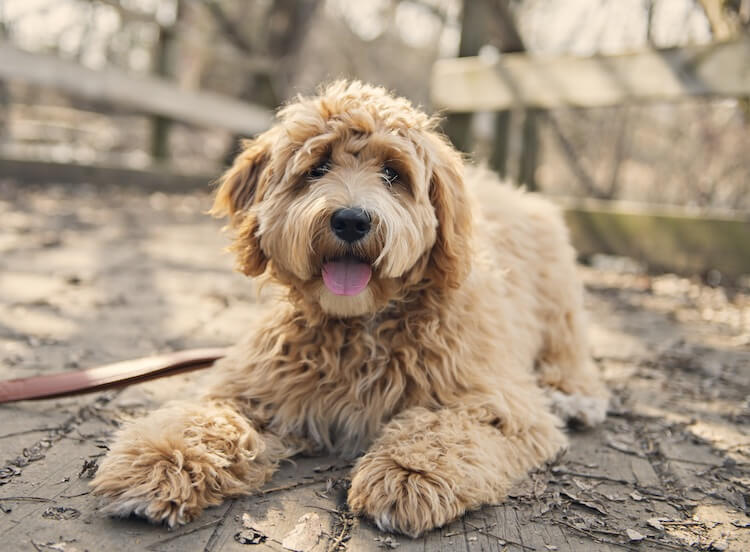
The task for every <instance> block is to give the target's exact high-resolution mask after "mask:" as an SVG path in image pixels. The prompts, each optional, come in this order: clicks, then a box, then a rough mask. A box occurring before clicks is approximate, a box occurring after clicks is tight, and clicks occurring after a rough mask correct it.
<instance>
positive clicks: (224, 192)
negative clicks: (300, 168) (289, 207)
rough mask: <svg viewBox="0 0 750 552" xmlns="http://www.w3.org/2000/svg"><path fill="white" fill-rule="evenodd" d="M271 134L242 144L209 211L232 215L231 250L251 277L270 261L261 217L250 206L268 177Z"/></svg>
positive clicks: (243, 270)
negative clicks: (261, 233)
mask: <svg viewBox="0 0 750 552" xmlns="http://www.w3.org/2000/svg"><path fill="white" fill-rule="evenodd" d="M269 134H270V133H268V132H267V133H265V134H262V135H260V136H259V137H258V138H256V139H255V140H245V141H244V142H243V143H242V146H243V148H244V149H243V151H242V152H241V153H240V154H239V155H238V156H237V158H236V159H235V160H234V163H233V164H232V166H231V167H230V168H229V169H228V170H227V171H226V172H225V173H224V174H223V175H222V176H221V178H220V179H219V187H218V190H217V191H216V196H215V197H214V204H213V207H211V210H210V211H209V212H210V213H211V214H212V215H213V216H215V217H225V216H228V217H229V224H230V226H231V227H232V228H233V229H234V230H235V232H236V236H235V241H234V244H233V245H232V247H231V249H232V250H233V251H234V252H235V253H236V255H237V267H238V268H239V270H240V271H241V272H243V273H245V274H247V275H248V276H258V275H260V274H262V273H263V272H264V271H265V269H266V265H267V263H268V259H267V258H266V256H265V254H264V253H263V250H262V249H261V247H260V238H259V236H258V234H257V233H258V217H257V215H256V214H255V213H254V212H253V210H252V209H251V208H252V206H253V205H255V204H256V203H258V202H259V201H260V199H261V197H262V195H263V192H264V188H265V180H266V179H267V178H268V175H265V170H266V165H267V164H268V159H269V156H270V148H271V142H272V140H271V137H270V136H269Z"/></svg>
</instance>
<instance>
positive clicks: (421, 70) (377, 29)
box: [0, 0, 750, 209]
mask: <svg viewBox="0 0 750 552" xmlns="http://www.w3.org/2000/svg"><path fill="white" fill-rule="evenodd" d="M749 21H750V3H749V2H748V1H746V0H597V1H594V0H565V1H558V0H510V1H506V0H464V1H461V0H368V1H363V2H347V1H346V0H279V1H271V0H208V1H194V0H3V1H1V2H0V37H1V40H2V44H3V45H4V47H5V48H8V47H13V48H17V49H22V50H23V51H25V52H32V53H34V54H45V55H53V56H55V57H56V58H59V59H60V60H64V61H67V62H72V63H75V64H79V65H81V66H83V67H86V68H90V69H93V70H97V71H102V70H105V69H110V70H116V71H119V72H122V73H124V74H127V75H132V76H134V77H138V76H143V77H153V76H157V77H159V78H164V79H167V80H168V81H169V82H171V83H172V84H173V85H174V86H175V87H179V88H180V89H182V90H191V91H196V90H200V91H210V92H216V93H219V94H221V95H224V96H226V97H228V98H231V99H236V100H241V101H244V102H250V103H253V104H256V105H258V106H261V107H264V108H268V109H273V108H275V107H277V106H278V105H279V104H280V103H281V102H283V101H285V100H287V99H288V98H290V97H292V96H293V95H295V94H296V93H299V92H301V93H309V92H311V91H313V90H314V89H315V87H316V86H317V85H318V84H319V83H320V82H322V81H326V80H330V79H332V78H336V77H340V76H345V77H350V78H359V79H363V80H366V81H370V82H373V83H378V84H382V85H384V86H386V87H388V88H391V89H394V90H396V91H397V92H398V93H400V94H403V95H405V96H407V97H409V98H410V99H412V100H413V101H414V102H416V103H418V104H420V105H422V106H424V107H425V108H426V109H427V110H433V109H435V108H436V107H440V106H435V105H433V103H432V102H431V90H430V74H431V71H432V68H433V64H434V62H435V61H436V60H438V59H440V58H451V57H456V56H458V55H461V56H469V55H481V56H483V57H485V58H488V59H491V58H493V57H497V56H498V55H501V54H502V52H509V51H510V52H517V51H526V52H528V53H529V54H530V55H533V56H563V55H575V56H591V55H595V54H604V55H611V54H621V53H628V52H634V51H640V50H643V49H644V48H646V47H656V48H666V47H674V46H686V45H694V44H708V43H711V42H712V41H717V40H727V39H731V38H733V37H735V36H738V35H740V34H741V33H743V31H746V30H747V28H748V22H749ZM749 63H750V62H749ZM66 67H67V66H65V65H61V66H60V68H59V70H60V71H62V72H63V73H64V72H65V70H66ZM1 76H2V75H0V77H1ZM63 78H64V76H63ZM58 84H59V83H58ZM133 87H134V89H133V94H134V95H138V94H139V93H140V94H147V92H146V89H145V88H144V90H143V91H142V92H140V91H139V90H138V83H137V82H134V83H133ZM127 107H128V106H127V105H123V103H122V102H117V99H116V98H112V97H108V95H107V94H101V95H100V96H99V97H98V99H94V98H93V97H91V96H90V97H88V98H86V99H81V98H80V94H76V93H75V91H73V93H70V91H68V90H65V86H63V85H60V86H55V83H54V82H48V85H45V86H42V85H39V83H38V82H33V79H12V78H11V79H10V80H6V81H0V155H3V156H7V157H14V158H16V157H17V158H23V159H39V160H54V161H61V162H66V163H67V162H75V163H82V164H89V163H106V164H114V165H123V166H128V167H148V166H152V165H155V164H164V163H168V164H169V165H171V166H174V167H177V168H179V170H180V171H181V172H196V173H207V174H211V173H212V172H215V171H216V170H218V168H219V167H220V166H222V165H223V164H225V163H226V161H227V158H228V157H229V156H231V154H232V152H233V151H234V149H235V144H236V135H237V134H239V133H237V132H233V131H232V130H231V129H226V128H219V127H218V125H217V126H215V127H213V128H211V127H210V126H209V125H204V126H202V127H199V126H194V125H192V126H191V125H188V124H184V122H181V121H180V120H179V119H178V120H173V121H169V120H166V119H164V118H163V117H159V116H158V115H159V114H156V116H155V115H154V114H144V113H138V112H135V111H133V110H132V109H128V108H127ZM139 107H143V106H139ZM513 115H514V116H513V117H511V120H510V122H509V124H510V127H511V128H510V130H511V132H509V133H508V135H507V136H503V137H502V138H503V139H504V141H505V142H507V145H506V150H505V151H503V152H498V151H497V149H496V148H494V147H493V145H494V144H493V142H494V140H495V138H496V134H497V130H498V127H497V125H495V124H494V121H493V117H494V116H493V115H488V114H480V115H479V116H475V117H473V121H472V124H471V127H470V128H469V132H470V136H469V137H466V136H465V135H462V134H461V132H460V131H457V132H455V133H454V135H453V136H452V137H453V138H454V139H455V140H456V141H457V142H459V145H460V147H462V148H463V149H464V150H466V151H474V152H475V153H476V154H477V156H478V158H479V159H488V160H489V162H490V163H491V164H492V165H493V166H494V167H495V168H498V169H501V170H502V171H503V172H507V173H508V174H509V175H510V176H512V177H514V178H515V179H519V180H521V181H523V182H524V183H526V184H527V185H530V186H532V187H538V188H539V189H541V190H544V191H546V192H549V193H554V194H558V195H566V196H577V195H585V196H593V197H599V198H613V199H614V198H620V199H631V200H637V201H654V202H660V203H661V202H663V203H675V204H689V205H698V206H716V207H724V208H731V209H748V208H750V155H748V154H747V152H749V151H750V132H748V124H750V123H749V122H748V117H750V111H748V104H747V102H746V101H743V100H740V99H737V98H727V97H722V98H708V99H705V98H696V97H693V98H690V97H685V98H682V99H680V100H679V101H670V102H668V103H664V102H661V103H649V104H643V103H639V102H635V103H630V104H627V105H615V106H611V107H593V108H589V109H581V108H573V109H571V108H560V109H550V110H547V111H545V112H543V113H537V114H535V115H536V116H535V117H534V121H533V124H532V125H531V126H533V128H531V129H529V128H524V125H523V116H522V115H521V114H520V113H519V110H516V112H514V113H513ZM457 124H458V125H460V124H461V121H459V122H458V123H457ZM261 125H262V123H261ZM514 125H515V126H514ZM515 127H521V129H520V130H521V132H512V131H513V130H514V129H515ZM459 130H461V129H459ZM516 130H517V129H516ZM524 131H525V132H524ZM524 140H525V141H526V142H536V143H535V144H533V145H532V144H530V143H527V144H526V148H524V144H523V142H524ZM531 148H533V150H534V151H531V152H529V149H531ZM524 149H526V150H527V156H528V155H529V154H530V155H532V156H533V157H534V159H533V160H529V159H524V157H523V156H522V152H523V150H524ZM524 163H526V164H527V165H528V164H530V163H532V164H533V166H522V165H524Z"/></svg>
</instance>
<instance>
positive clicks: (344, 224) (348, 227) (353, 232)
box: [331, 207, 370, 243]
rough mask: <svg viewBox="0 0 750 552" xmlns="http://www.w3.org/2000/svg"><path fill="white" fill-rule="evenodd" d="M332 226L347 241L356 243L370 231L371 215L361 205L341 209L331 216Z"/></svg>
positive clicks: (335, 232)
mask: <svg viewBox="0 0 750 552" xmlns="http://www.w3.org/2000/svg"><path fill="white" fill-rule="evenodd" d="M331 228H332V229H333V233H334V234H336V236H338V237H339V238H341V239H342V240H344V241H345V242H349V243H354V242H355V241H357V240H361V239H362V238H364V237H365V236H366V235H367V233H368V232H369V231H370V215H368V214H367V211H365V210H364V209H362V208H361V207H347V208H346V209H339V210H338V211H336V212H335V213H333V215H332V216H331Z"/></svg>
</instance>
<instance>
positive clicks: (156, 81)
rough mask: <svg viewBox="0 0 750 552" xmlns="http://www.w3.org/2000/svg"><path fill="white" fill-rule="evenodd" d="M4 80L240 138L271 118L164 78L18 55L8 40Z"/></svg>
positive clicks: (0, 69) (0, 70)
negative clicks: (41, 87)
mask: <svg viewBox="0 0 750 552" xmlns="http://www.w3.org/2000/svg"><path fill="white" fill-rule="evenodd" d="M3 79H6V80H18V81H23V82H26V83H30V84H34V85H37V86H43V87H47V88H51V89H55V90H61V91H63V92H66V93H69V94H73V95H75V96H78V97H80V98H83V99H87V100H92V101H97V102H105V103H110V104H114V105H118V106H120V107H126V108H129V109H134V110H136V111H139V112H142V113H147V114H150V115H160V116H163V117H166V118H169V119H175V120H178V121H182V122H185V123H190V124H194V125H197V126H202V127H208V128H221V129H224V130H228V131H231V132H235V133H238V134H245V135H253V134H257V133H258V132H261V131H263V130H265V129H266V128H268V126H269V125H270V124H271V118H272V115H271V113H270V112H269V110H267V109H265V108H263V107H259V106H255V105H253V104H249V103H246V102H241V101H238V100H235V99H233V98H229V97H226V96H222V95H221V94H216V93H213V92H206V91H196V90H185V89H183V88H180V87H178V86H177V85H175V84H174V83H173V82H171V81H168V80H167V79H161V78H155V77H149V76H143V75H133V74H129V73H127V72H125V71H120V70H117V69H112V68H103V69H101V70H96V71H95V70H93V69H88V68H86V67H83V66H81V65H79V64H78V63H75V62H72V61H67V60H63V59H60V58H59V57H56V56H50V55H43V54H35V53H30V52H25V51H22V50H19V49H18V48H15V47H14V46H12V45H10V44H9V43H8V42H7V41H0V80H3Z"/></svg>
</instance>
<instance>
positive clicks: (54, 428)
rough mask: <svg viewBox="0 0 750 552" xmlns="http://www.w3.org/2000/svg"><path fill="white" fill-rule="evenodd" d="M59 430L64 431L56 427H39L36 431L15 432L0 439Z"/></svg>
mask: <svg viewBox="0 0 750 552" xmlns="http://www.w3.org/2000/svg"><path fill="white" fill-rule="evenodd" d="M61 429H64V428H62V427H60V426H58V427H40V428H36V429H27V430H25V431H15V432H13V433H6V434H5V435H0V439H5V438H7V437H16V436H17V435H28V434H29V433H44V432H45V431H59V430H61Z"/></svg>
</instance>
